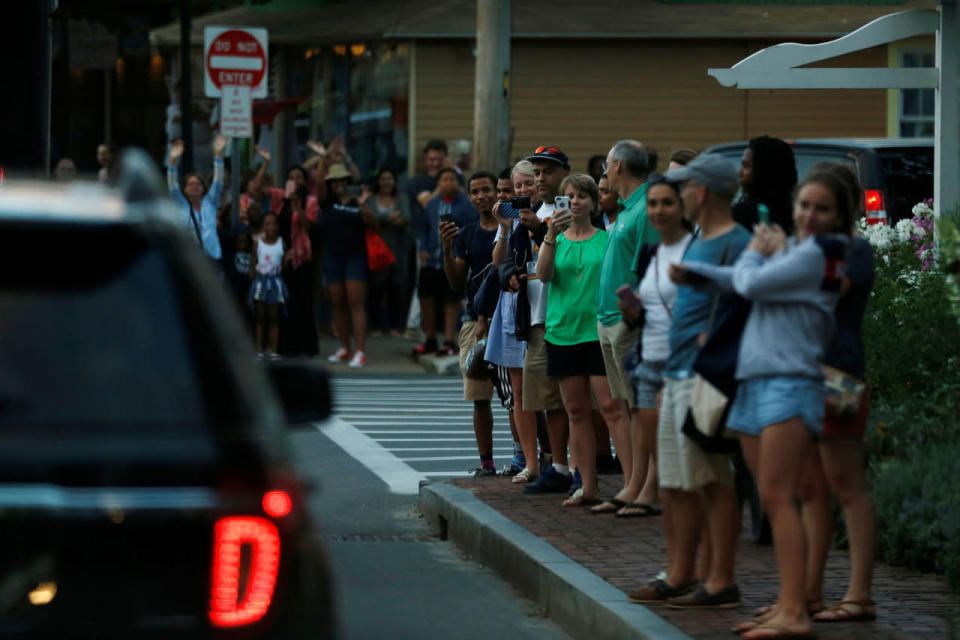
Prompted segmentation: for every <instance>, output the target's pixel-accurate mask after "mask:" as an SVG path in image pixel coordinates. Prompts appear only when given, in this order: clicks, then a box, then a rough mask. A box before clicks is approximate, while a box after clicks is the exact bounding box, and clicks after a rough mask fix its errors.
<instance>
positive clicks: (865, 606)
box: [813, 600, 877, 622]
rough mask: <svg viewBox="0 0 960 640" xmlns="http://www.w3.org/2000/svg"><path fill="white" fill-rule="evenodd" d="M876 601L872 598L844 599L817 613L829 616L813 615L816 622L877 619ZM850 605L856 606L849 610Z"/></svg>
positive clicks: (868, 620)
mask: <svg viewBox="0 0 960 640" xmlns="http://www.w3.org/2000/svg"><path fill="white" fill-rule="evenodd" d="M876 606H877V605H876V603H875V602H874V601H873V600H844V601H843V602H838V603H837V604H832V605H830V606H829V607H827V608H826V609H824V610H823V611H820V613H819V615H822V614H825V613H826V614H830V615H831V616H832V617H830V618H818V617H817V616H814V617H813V619H814V620H815V621H816V622H870V621H871V620H876V619H877V610H876ZM851 607H856V610H855V611H851Z"/></svg>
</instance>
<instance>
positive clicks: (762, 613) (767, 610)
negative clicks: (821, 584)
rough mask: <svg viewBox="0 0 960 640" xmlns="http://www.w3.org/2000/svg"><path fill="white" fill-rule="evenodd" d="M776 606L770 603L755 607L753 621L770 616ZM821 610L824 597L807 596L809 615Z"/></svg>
mask: <svg viewBox="0 0 960 640" xmlns="http://www.w3.org/2000/svg"><path fill="white" fill-rule="evenodd" d="M774 606H775V605H772V604H768V605H764V606H762V607H758V608H756V609H754V610H753V621H754V622H757V621H758V620H760V619H761V618H764V617H766V616H769V615H770V614H771V613H773V607H774ZM821 611H823V598H814V599H810V598H807V614H808V615H811V616H812V615H813V614H815V613H820V612H821Z"/></svg>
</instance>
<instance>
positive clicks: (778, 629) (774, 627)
mask: <svg viewBox="0 0 960 640" xmlns="http://www.w3.org/2000/svg"><path fill="white" fill-rule="evenodd" d="M754 631H774V632H775V633H765V634H763V635H759V636H749V637H748V636H744V637H745V638H747V640H766V639H767V638H776V639H777V640H779V639H780V638H792V639H793V640H799V639H800V638H816V637H817V636H816V634H814V633H813V632H812V631H794V630H793V629H791V628H790V627H785V626H783V625H782V624H774V623H770V622H764V623H763V624H760V625H757V626H756V627H754V628H753V629H750V631H748V632H747V633H752V632H754Z"/></svg>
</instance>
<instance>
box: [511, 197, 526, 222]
mask: <svg viewBox="0 0 960 640" xmlns="http://www.w3.org/2000/svg"><path fill="white" fill-rule="evenodd" d="M510 206H511V207H513V208H514V209H516V210H517V211H518V212H519V211H521V210H522V209H529V208H530V196H516V197H513V198H510ZM518 215H519V213H518ZM514 217H516V216H514Z"/></svg>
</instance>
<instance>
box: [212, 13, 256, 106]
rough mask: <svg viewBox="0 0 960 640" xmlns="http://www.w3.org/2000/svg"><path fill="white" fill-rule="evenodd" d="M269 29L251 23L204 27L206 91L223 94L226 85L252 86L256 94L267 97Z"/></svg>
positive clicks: (214, 95) (254, 94)
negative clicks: (246, 25) (256, 26)
mask: <svg viewBox="0 0 960 640" xmlns="http://www.w3.org/2000/svg"><path fill="white" fill-rule="evenodd" d="M267 60H268V58H267V30H266V29H256V28H249V27H205V28H204V30H203V68H204V72H205V73H204V92H205V93H206V95H207V97H208V98H217V97H220V89H221V87H224V86H227V85H234V86H242V87H250V93H251V95H252V96H253V97H254V98H265V97H267V70H268V68H269V67H268V65H267Z"/></svg>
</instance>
